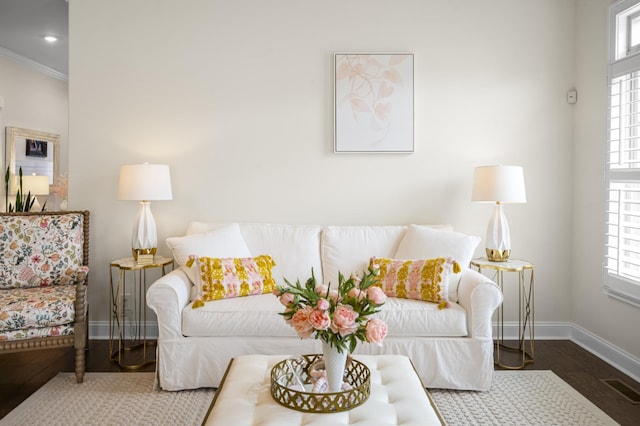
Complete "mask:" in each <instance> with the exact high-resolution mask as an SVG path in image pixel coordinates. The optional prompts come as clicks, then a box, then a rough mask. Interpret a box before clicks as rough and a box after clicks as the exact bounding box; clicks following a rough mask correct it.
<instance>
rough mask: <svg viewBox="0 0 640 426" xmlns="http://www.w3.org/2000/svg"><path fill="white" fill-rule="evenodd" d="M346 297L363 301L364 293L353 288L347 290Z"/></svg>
mask: <svg viewBox="0 0 640 426" xmlns="http://www.w3.org/2000/svg"><path fill="white" fill-rule="evenodd" d="M348 296H349V297H353V298H354V299H356V300H362V299H364V296H365V293H364V292H363V291H362V290H360V289H359V288H356V287H354V288H352V289H351V290H349V294H348Z"/></svg>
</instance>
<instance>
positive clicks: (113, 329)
mask: <svg viewBox="0 0 640 426" xmlns="http://www.w3.org/2000/svg"><path fill="white" fill-rule="evenodd" d="M169 265H171V269H173V259H171V258H168V257H163V256H155V257H154V259H153V263H149V264H139V263H137V262H136V261H135V260H134V259H133V258H132V257H125V258H122V259H117V260H114V261H113V262H111V263H110V264H109V281H110V286H109V287H110V288H109V296H110V297H109V300H111V315H110V317H109V360H110V361H112V362H117V363H118V365H119V366H120V367H122V368H126V369H128V370H136V369H139V368H141V367H144V366H145V365H148V364H153V363H154V362H155V352H154V351H147V346H151V345H153V342H147V306H146V297H145V296H146V287H147V284H148V283H147V270H148V269H153V268H160V269H161V273H162V275H165V274H166V273H167V270H166V268H167V266H169ZM116 270H117V272H118V279H117V281H116V282H115V283H114V272H115V271H116ZM127 272H130V275H132V277H131V278H132V281H133V283H132V284H131V285H130V284H129V283H128V282H127ZM127 291H129V292H130V293H127ZM125 295H128V296H129V297H132V298H133V307H134V311H133V312H128V313H127V312H125V306H124V305H125ZM125 314H127V315H125ZM127 329H128V330H127ZM127 331H129V333H127ZM116 346H117V347H116ZM140 349H142V354H141V356H140V355H138V357H137V361H139V360H141V361H140V362H137V361H136V362H131V363H130V362H129V361H130V359H131V358H133V356H127V357H126V356H125V353H132V352H133V351H139V350H140ZM147 352H148V353H149V354H151V355H152V357H151V359H148V353H147ZM125 358H129V361H127V360H126V359H125Z"/></svg>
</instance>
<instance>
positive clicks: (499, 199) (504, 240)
mask: <svg viewBox="0 0 640 426" xmlns="http://www.w3.org/2000/svg"><path fill="white" fill-rule="evenodd" d="M471 201H474V202H490V203H496V208H495V210H494V211H493V215H492V216H491V219H490V220H489V225H488V226H487V239H486V242H485V248H486V253H487V259H489V260H491V261H494V262H505V261H507V260H508V259H509V255H510V254H511V235H510V233H509V223H508V222H507V217H506V216H505V214H504V211H503V210H502V204H507V203H526V202H527V196H526V191H525V186H524V173H523V171H522V167H519V166H500V165H498V166H481V167H476V170H475V173H474V176H473V192H472V194H471Z"/></svg>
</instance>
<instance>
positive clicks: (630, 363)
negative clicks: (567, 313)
mask: <svg viewBox="0 0 640 426" xmlns="http://www.w3.org/2000/svg"><path fill="white" fill-rule="evenodd" d="M496 331H497V328H496V324H494V325H493V335H494V336H495V335H496ZM526 335H527V336H528V335H529V329H527V331H526ZM519 336H520V334H519V327H518V323H517V322H505V323H504V338H505V339H506V340H518V339H519ZM534 338H535V339H536V340H571V341H572V342H573V343H575V344H576V345H578V346H580V347H582V348H583V349H585V350H587V351H589V352H591V353H592V354H593V355H595V356H597V357H598V358H600V359H602V360H603V361H605V362H607V363H609V364H611V365H612V366H613V367H615V368H617V369H618V370H620V371H622V372H623V373H624V374H626V375H627V376H629V377H631V378H632V379H633V380H635V381H636V382H640V358H638V357H636V356H633V355H631V354H630V353H628V352H626V351H624V350H622V349H620V348H619V347H617V346H615V345H613V344H612V343H610V342H608V341H606V340H605V339H603V338H602V337H599V336H596V335H595V334H593V333H591V332H589V331H587V330H585V329H584V328H582V327H580V326H578V325H576V324H573V323H570V322H536V324H535V328H534Z"/></svg>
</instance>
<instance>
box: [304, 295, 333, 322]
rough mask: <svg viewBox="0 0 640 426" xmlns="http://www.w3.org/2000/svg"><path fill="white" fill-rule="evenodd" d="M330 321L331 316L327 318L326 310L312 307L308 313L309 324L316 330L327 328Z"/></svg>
mask: <svg viewBox="0 0 640 426" xmlns="http://www.w3.org/2000/svg"><path fill="white" fill-rule="evenodd" d="M323 300H324V299H323ZM325 302H326V300H325ZM327 303H328V302H327ZM330 323H331V318H329V313H328V312H327V311H326V310H322V309H319V308H313V309H312V310H311V312H310V313H309V324H311V326H312V327H313V328H315V329H316V330H326V329H327V328H329V324H330Z"/></svg>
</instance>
